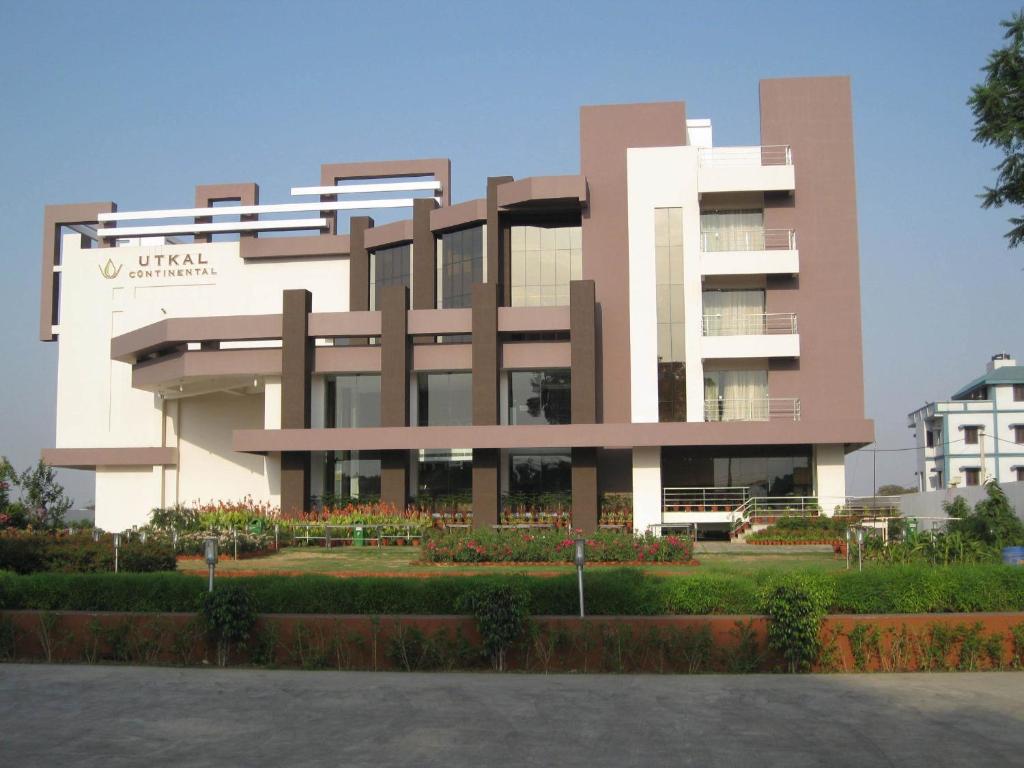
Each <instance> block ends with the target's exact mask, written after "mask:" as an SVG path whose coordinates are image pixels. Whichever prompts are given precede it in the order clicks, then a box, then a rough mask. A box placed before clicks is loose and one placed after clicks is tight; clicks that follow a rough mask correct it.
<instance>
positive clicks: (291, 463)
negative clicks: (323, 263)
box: [281, 289, 313, 515]
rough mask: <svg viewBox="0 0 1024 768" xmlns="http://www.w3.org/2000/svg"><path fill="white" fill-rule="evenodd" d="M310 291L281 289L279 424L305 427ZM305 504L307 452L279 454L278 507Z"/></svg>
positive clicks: (287, 510)
mask: <svg viewBox="0 0 1024 768" xmlns="http://www.w3.org/2000/svg"><path fill="white" fill-rule="evenodd" d="M312 309H313V294H311V293H310V292H309V291H307V290H303V289H299V290H287V291H285V292H284V298H283V306H282V316H281V428H282V429H309V427H310V411H311V408H310V405H311V404H310V380H311V378H312V374H313V340H312V339H311V338H309V313H310V312H311V311H312ZM308 505H309V453H308V452H307V451H285V452H283V453H282V454H281V511H282V512H283V513H284V514H286V515H290V514H297V513H299V512H302V511H304V510H305V509H306V508H307V507H308Z"/></svg>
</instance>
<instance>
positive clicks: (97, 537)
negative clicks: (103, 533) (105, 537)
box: [92, 528, 100, 541]
mask: <svg viewBox="0 0 1024 768" xmlns="http://www.w3.org/2000/svg"><path fill="white" fill-rule="evenodd" d="M92 540H93V541H99V540H100V529H99V528H93V529H92Z"/></svg>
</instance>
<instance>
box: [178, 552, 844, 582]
mask: <svg viewBox="0 0 1024 768" xmlns="http://www.w3.org/2000/svg"><path fill="white" fill-rule="evenodd" d="M700 550H701V547H700V546H699V545H698V551H697V553H696V557H697V559H698V560H699V562H700V565H699V566H692V565H680V564H674V563H665V564H652V565H641V566H638V567H640V568H642V569H643V570H645V571H648V572H650V573H652V574H660V575H665V576H668V575H672V576H692V575H697V574H747V573H755V572H760V571H780V570H803V571H807V570H813V571H821V572H830V571H837V570H841V569H843V568H845V567H846V563H845V560H836V559H835V558H834V557H833V555H832V554H831V553H830V552H819V551H797V552H792V551H771V550H769V549H768V548H766V547H765V548H758V551H755V552H751V551H749V549H743V550H740V549H737V551H736V552H728V551H726V552H720V551H714V552H702V551H700ZM762 550H764V551H762ZM610 565H611V564H609V565H591V566H589V567H590V568H594V569H600V568H607V567H610ZM178 570H179V571H183V572H187V573H188V572H191V573H203V574H205V573H206V563H205V562H204V561H203V560H183V561H180V562H179V563H178ZM574 570H575V566H574V565H572V564H571V563H543V564H540V565H515V564H509V565H504V564H495V565H473V564H459V565H449V564H445V565H434V564H430V563H424V562H422V561H420V559H419V549H418V548H417V547H386V548H383V549H376V548H370V547H366V548H360V547H342V548H337V549H330V550H328V549H323V548H318V547H288V548H286V549H284V550H282V551H281V552H279V553H277V554H273V555H269V556H267V557H259V558H252V559H246V560H237V561H235V560H231V559H230V558H223V557H222V559H221V560H220V562H218V564H217V572H218V573H221V574H225V575H228V574H231V573H237V574H242V573H244V574H246V575H256V574H261V573H268V574H271V573H274V574H282V573H284V574H307V573H318V574H329V575H333V576H359V575H381V576H383V575H393V576H414V577H429V576H452V575H470V574H480V573H491V574H498V573H527V574H532V575H537V576H547V575H556V574H561V573H571V572H573V571H574Z"/></svg>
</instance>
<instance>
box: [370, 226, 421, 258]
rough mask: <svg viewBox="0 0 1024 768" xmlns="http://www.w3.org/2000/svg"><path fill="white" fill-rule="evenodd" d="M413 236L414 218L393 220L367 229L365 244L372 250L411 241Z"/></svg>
mask: <svg viewBox="0 0 1024 768" xmlns="http://www.w3.org/2000/svg"><path fill="white" fill-rule="evenodd" d="M412 238H413V226H412V219H402V220H401V221H392V222H390V223H388V224H381V225H380V226H379V227H373V228H372V229H368V230H366V238H365V241H364V245H365V246H366V247H367V248H368V249H369V250H371V251H373V250H376V249H377V248H389V247H391V246H393V245H399V244H400V243H411V242H412Z"/></svg>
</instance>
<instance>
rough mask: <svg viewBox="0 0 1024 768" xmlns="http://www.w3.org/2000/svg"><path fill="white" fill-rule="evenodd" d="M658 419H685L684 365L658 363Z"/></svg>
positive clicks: (663, 420)
mask: <svg viewBox="0 0 1024 768" xmlns="http://www.w3.org/2000/svg"><path fill="white" fill-rule="evenodd" d="M658 421H662V422H665V421H686V366H685V365H683V364H682V363H658Z"/></svg>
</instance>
